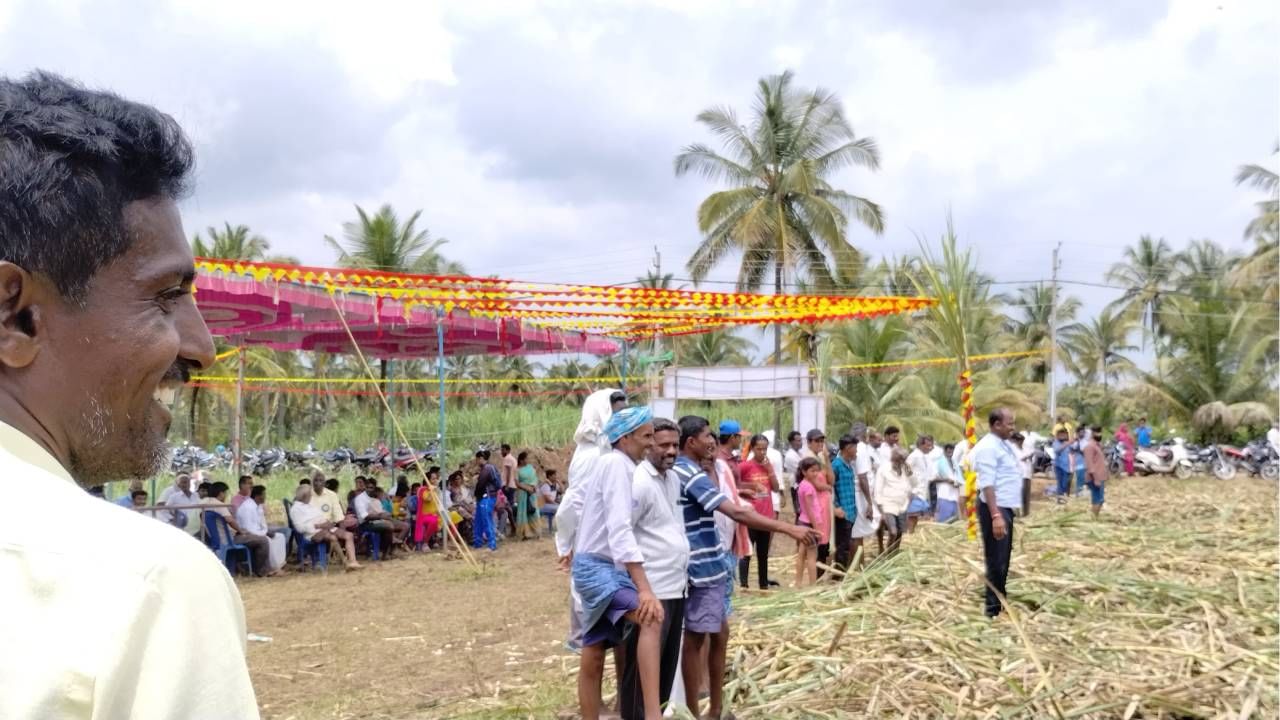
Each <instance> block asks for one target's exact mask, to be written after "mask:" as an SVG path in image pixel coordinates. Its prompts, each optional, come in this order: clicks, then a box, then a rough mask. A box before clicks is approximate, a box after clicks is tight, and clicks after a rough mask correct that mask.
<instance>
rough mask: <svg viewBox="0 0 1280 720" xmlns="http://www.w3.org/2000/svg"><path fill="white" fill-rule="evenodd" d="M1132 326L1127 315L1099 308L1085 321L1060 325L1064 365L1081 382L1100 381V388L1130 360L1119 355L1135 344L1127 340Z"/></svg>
mask: <svg viewBox="0 0 1280 720" xmlns="http://www.w3.org/2000/svg"><path fill="white" fill-rule="evenodd" d="M1132 330H1133V324H1132V321H1131V320H1130V319H1129V318H1128V316H1126V315H1123V314H1117V313H1115V312H1113V311H1112V310H1111V309H1110V308H1103V310H1102V312H1100V313H1099V314H1098V317H1096V318H1094V319H1092V320H1090V321H1089V322H1087V323H1072V324H1070V325H1068V326H1067V327H1065V328H1063V337H1064V341H1065V343H1064V344H1065V345H1066V347H1067V357H1066V365H1067V369H1068V370H1070V371H1071V372H1072V374H1074V375H1075V376H1076V378H1077V379H1079V380H1080V381H1081V382H1084V383H1090V384H1093V383H1095V382H1097V381H1099V380H1100V381H1101V383H1102V387H1103V389H1106V388H1107V387H1108V384H1109V383H1110V382H1114V381H1116V380H1118V379H1119V378H1120V373H1121V371H1123V370H1129V369H1131V368H1132V367H1133V363H1132V362H1131V361H1130V360H1129V359H1128V358H1127V357H1125V356H1124V355H1123V353H1126V352H1132V351H1134V350H1137V349H1138V348H1137V347H1136V346H1134V345H1130V344H1129V333H1130V332H1132Z"/></svg>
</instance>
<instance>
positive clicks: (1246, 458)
mask: <svg viewBox="0 0 1280 720" xmlns="http://www.w3.org/2000/svg"><path fill="white" fill-rule="evenodd" d="M1222 453H1223V455H1224V456H1225V457H1226V458H1227V459H1229V460H1230V461H1231V464H1232V467H1233V469H1238V470H1244V471H1245V472H1247V473H1249V474H1250V475H1252V476H1254V477H1259V476H1261V477H1262V479H1264V480H1270V481H1273V482H1274V481H1275V480H1277V479H1280V458H1277V456H1276V452H1275V449H1274V448H1272V447H1271V444H1270V443H1268V442H1267V441H1266V440H1254V441H1253V442H1251V443H1249V444H1248V445H1246V446H1244V447H1243V448H1234V447H1231V446H1229V445H1224V446H1223V447H1222Z"/></svg>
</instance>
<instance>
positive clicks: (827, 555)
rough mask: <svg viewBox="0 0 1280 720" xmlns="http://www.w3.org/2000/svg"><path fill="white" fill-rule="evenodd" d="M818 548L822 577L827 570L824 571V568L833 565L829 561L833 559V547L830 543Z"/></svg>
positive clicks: (819, 568) (819, 575) (819, 569)
mask: <svg viewBox="0 0 1280 720" xmlns="http://www.w3.org/2000/svg"><path fill="white" fill-rule="evenodd" d="M817 548H818V577H822V574H823V573H825V572H826V570H823V569H822V566H823V565H830V564H831V563H830V562H828V560H830V559H831V545H830V544H828V543H822V544H821V545H818V546H817Z"/></svg>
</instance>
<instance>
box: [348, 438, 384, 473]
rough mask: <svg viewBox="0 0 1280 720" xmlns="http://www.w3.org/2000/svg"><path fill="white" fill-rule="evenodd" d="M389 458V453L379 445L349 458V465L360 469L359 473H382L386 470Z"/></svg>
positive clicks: (382, 445)
mask: <svg viewBox="0 0 1280 720" xmlns="http://www.w3.org/2000/svg"><path fill="white" fill-rule="evenodd" d="M390 456H391V451H390V450H389V449H387V446H386V445H384V444H381V443H379V444H378V446H377V447H374V448H369V449H368V450H365V451H364V452H362V453H360V454H359V455H356V456H355V457H353V458H351V464H353V465H355V466H356V467H358V468H360V471H361V472H370V471H382V470H385V469H386V467H387V458H388V457H390Z"/></svg>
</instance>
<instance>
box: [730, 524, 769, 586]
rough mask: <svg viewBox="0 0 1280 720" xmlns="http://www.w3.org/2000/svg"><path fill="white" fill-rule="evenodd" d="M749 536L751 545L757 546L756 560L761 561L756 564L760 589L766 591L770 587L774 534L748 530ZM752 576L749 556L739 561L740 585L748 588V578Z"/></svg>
mask: <svg viewBox="0 0 1280 720" xmlns="http://www.w3.org/2000/svg"><path fill="white" fill-rule="evenodd" d="M747 536H748V537H750V538H751V544H752V545H755V546H756V560H758V561H759V562H757V563H756V570H757V574H758V576H759V577H758V578H757V579H758V580H759V581H760V589H761V590H766V589H768V587H769V542H770V541H771V540H772V539H773V533H771V532H769V531H768V530H756V529H755V528H748V529H747ZM750 574H751V556H750V555H748V556H746V557H744V558H742V559H741V560H739V561H738V584H740V585H742V587H746V586H747V576H749V575H750Z"/></svg>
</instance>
